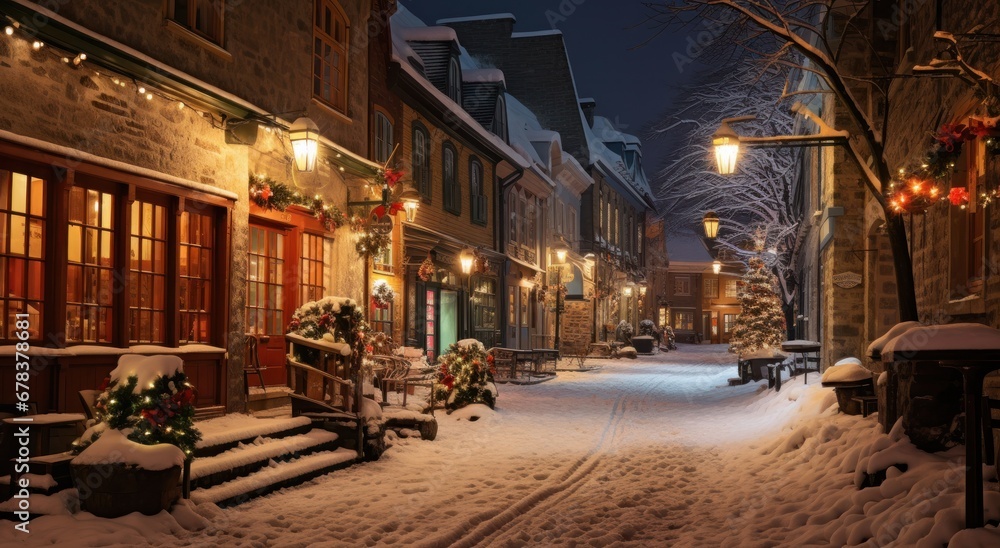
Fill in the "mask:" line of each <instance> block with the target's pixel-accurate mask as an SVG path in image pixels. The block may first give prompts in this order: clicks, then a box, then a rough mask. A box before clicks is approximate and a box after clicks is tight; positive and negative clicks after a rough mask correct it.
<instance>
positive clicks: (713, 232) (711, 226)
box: [701, 211, 719, 240]
mask: <svg viewBox="0 0 1000 548" xmlns="http://www.w3.org/2000/svg"><path fill="white" fill-rule="evenodd" d="M701 223H702V224H703V225H705V237H706V238H708V239H709V240H714V239H715V237H716V236H718V235H719V215H718V214H717V213H716V212H714V211H706V212H705V216H704V217H702V218H701Z"/></svg>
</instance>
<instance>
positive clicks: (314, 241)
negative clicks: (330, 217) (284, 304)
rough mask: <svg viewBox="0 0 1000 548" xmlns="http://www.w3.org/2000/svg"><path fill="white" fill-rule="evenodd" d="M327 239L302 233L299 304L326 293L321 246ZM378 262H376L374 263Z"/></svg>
mask: <svg viewBox="0 0 1000 548" xmlns="http://www.w3.org/2000/svg"><path fill="white" fill-rule="evenodd" d="M326 240H327V239H326V238H324V237H322V236H316V235H314V234H303V235H302V256H301V258H300V263H301V264H300V266H301V268H302V272H300V273H299V305H300V306H301V305H303V304H305V303H307V302H309V301H318V300H319V299H322V298H323V295H324V294H325V293H326V287H325V280H326V272H325V263H324V261H323V248H324V243H325V241H326ZM377 264H378V263H377V262H376V265H377Z"/></svg>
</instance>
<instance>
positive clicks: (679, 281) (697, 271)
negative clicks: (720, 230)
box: [657, 232, 743, 343]
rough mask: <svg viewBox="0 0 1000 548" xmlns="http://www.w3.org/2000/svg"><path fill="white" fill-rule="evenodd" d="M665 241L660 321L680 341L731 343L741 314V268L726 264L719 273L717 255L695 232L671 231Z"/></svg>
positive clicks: (659, 309)
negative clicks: (715, 267)
mask: <svg viewBox="0 0 1000 548" xmlns="http://www.w3.org/2000/svg"><path fill="white" fill-rule="evenodd" d="M666 242H667V254H668V257H669V261H670V266H669V268H668V269H667V276H666V278H665V280H663V283H664V284H665V287H662V288H658V289H659V290H660V291H662V293H661V294H662V295H663V297H661V299H660V301H661V302H660V305H659V308H658V313H657V316H658V317H657V321H659V322H661V323H666V324H667V325H669V326H670V327H672V328H673V329H674V335H675V336H676V337H677V341H678V342H686V343H702V342H704V343H728V342H729V336H730V333H732V328H733V324H734V323H735V322H736V316H738V315H739V313H740V305H739V301H738V299H737V291H738V289H737V282H738V281H739V279H740V278H741V277H742V276H743V273H742V269H739V270H737V269H736V268H734V267H732V266H731V265H725V266H724V268H723V269H722V270H720V272H719V273H718V274H716V273H715V272H714V271H713V270H712V263H713V262H714V261H715V258H714V257H713V256H712V254H711V253H710V252H709V250H708V248H707V247H706V246H705V242H704V240H703V239H702V238H701V237H700V236H698V235H696V234H695V233H693V232H680V233H676V234H670V235H668V236H667V239H666Z"/></svg>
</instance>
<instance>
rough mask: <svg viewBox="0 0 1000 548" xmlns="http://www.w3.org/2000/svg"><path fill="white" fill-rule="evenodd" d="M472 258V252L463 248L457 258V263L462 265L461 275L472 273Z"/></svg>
mask: <svg viewBox="0 0 1000 548" xmlns="http://www.w3.org/2000/svg"><path fill="white" fill-rule="evenodd" d="M473 258H474V256H473V254H472V250H471V249H469V248H465V249H463V250H462V253H461V254H459V256H458V262H459V263H460V264H461V265H462V274H469V273H470V272H472V260H473Z"/></svg>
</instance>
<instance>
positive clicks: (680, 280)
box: [674, 276, 691, 296]
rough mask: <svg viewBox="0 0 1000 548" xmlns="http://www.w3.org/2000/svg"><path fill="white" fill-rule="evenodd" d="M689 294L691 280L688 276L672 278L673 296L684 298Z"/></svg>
mask: <svg viewBox="0 0 1000 548" xmlns="http://www.w3.org/2000/svg"><path fill="white" fill-rule="evenodd" d="M690 294H691V278H689V277H688V276H677V277H675V278H674V295H679V296H685V295H690Z"/></svg>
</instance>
